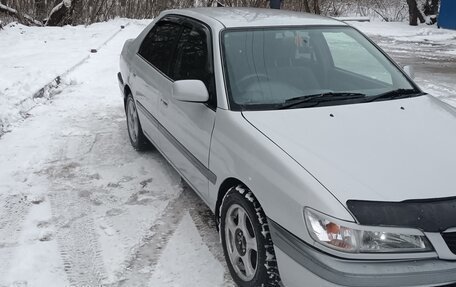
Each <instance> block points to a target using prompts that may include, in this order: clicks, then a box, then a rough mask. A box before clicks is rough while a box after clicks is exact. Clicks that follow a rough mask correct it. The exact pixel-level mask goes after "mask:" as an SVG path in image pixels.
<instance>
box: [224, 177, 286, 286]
mask: <svg viewBox="0 0 456 287" xmlns="http://www.w3.org/2000/svg"><path fill="white" fill-rule="evenodd" d="M220 209H221V211H220V232H221V236H220V237H221V239H222V245H223V251H224V253H225V259H226V262H227V264H228V268H229V270H230V273H231V276H232V277H233V279H234V281H235V282H236V284H237V285H238V286H241V287H257V286H265V287H266V286H268V287H269V286H279V282H280V276H279V271H278V268H277V262H276V259H275V253H274V246H273V243H272V239H271V235H270V232H269V226H268V223H267V219H266V215H265V214H264V211H263V209H262V208H261V206H260V204H259V202H258V201H257V200H256V198H255V196H254V195H253V193H252V192H251V191H250V190H249V189H248V188H247V187H245V186H243V185H238V186H236V187H233V188H231V189H230V190H229V191H228V193H227V195H226V196H225V198H224V199H223V202H222V206H221V208H220Z"/></svg>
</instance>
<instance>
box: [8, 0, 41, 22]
mask: <svg viewBox="0 0 456 287" xmlns="http://www.w3.org/2000/svg"><path fill="white" fill-rule="evenodd" d="M0 12H3V13H6V14H7V15H10V16H13V17H15V18H18V19H20V18H21V17H22V18H24V19H25V20H27V22H28V23H23V24H31V25H35V26H43V23H41V22H40V21H38V20H35V19H33V17H31V16H30V15H28V14H24V13H19V12H18V11H17V10H16V9H13V8H11V7H8V6H6V5H3V4H1V3H0Z"/></svg>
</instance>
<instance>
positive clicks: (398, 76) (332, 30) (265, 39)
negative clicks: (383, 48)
mask: <svg viewBox="0 0 456 287" xmlns="http://www.w3.org/2000/svg"><path fill="white" fill-rule="evenodd" d="M222 48H223V57H224V65H225V67H224V68H225V77H226V80H227V88H228V94H229V98H230V106H231V108H232V109H234V110H240V109H242V110H258V109H260V110H261V109H279V108H284V107H291V106H296V105H295V104H294V103H292V104H291V105H290V102H293V101H296V100H297V99H298V100H301V99H304V98H305V97H307V96H309V97H313V99H312V101H309V100H310V98H309V99H307V101H304V102H306V105H304V106H299V105H297V107H310V106H316V105H336V104H337V105H338V104H350V103H357V102H367V101H368V100H369V99H374V96H377V98H376V99H375V100H377V99H379V100H380V99H382V100H385V99H391V98H392V97H389V96H388V97H385V96H380V97H379V95H389V94H390V93H391V92H392V91H395V93H394V95H396V96H397V95H401V94H402V93H401V92H402V91H405V93H404V94H406V95H407V96H412V95H418V94H419V92H420V91H419V90H417V88H416V87H415V86H414V85H413V84H412V83H410V82H409V81H408V79H407V78H406V77H405V76H404V75H403V74H402V72H401V71H400V70H399V69H398V68H397V67H396V66H395V65H394V64H393V63H391V61H389V60H388V59H387V58H386V57H385V56H384V55H383V54H382V52H380V51H379V50H378V49H377V48H376V47H375V46H374V45H372V44H371V43H370V42H369V41H368V40H367V39H366V38H365V37H364V36H363V35H362V34H360V33H359V32H358V31H356V30H355V29H353V28H351V27H345V26H344V27H292V28H263V29H249V30H247V29H245V30H239V29H236V30H225V31H224V33H223V34H222ZM323 96H324V97H323ZM316 99H318V102H317V101H316ZM310 102H312V103H313V104H312V105H310V104H309V103H310ZM315 103H316V104H315Z"/></svg>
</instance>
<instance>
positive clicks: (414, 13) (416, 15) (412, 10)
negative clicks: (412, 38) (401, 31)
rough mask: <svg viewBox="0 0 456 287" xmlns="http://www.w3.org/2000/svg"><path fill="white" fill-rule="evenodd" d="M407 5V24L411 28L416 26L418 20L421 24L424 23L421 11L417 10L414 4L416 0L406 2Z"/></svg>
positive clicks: (416, 5)
mask: <svg viewBox="0 0 456 287" xmlns="http://www.w3.org/2000/svg"><path fill="white" fill-rule="evenodd" d="M407 4H408V6H409V24H410V25H411V26H417V25H418V19H419V20H420V22H421V23H424V22H426V20H425V19H424V16H423V14H421V11H420V10H419V9H418V4H417V3H416V0H407Z"/></svg>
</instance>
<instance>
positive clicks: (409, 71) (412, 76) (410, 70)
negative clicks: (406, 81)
mask: <svg viewBox="0 0 456 287" xmlns="http://www.w3.org/2000/svg"><path fill="white" fill-rule="evenodd" d="M404 72H405V73H406V74H407V76H409V77H410V79H412V80H414V79H415V69H414V68H413V66H408V65H407V66H405V67H404Z"/></svg>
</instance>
